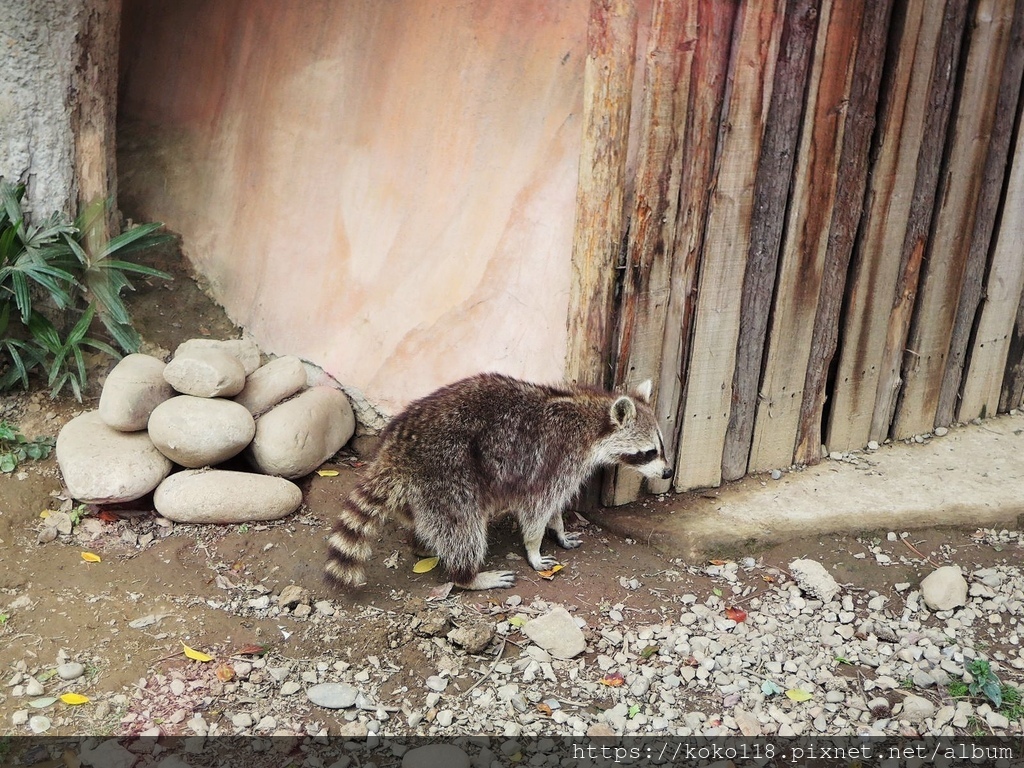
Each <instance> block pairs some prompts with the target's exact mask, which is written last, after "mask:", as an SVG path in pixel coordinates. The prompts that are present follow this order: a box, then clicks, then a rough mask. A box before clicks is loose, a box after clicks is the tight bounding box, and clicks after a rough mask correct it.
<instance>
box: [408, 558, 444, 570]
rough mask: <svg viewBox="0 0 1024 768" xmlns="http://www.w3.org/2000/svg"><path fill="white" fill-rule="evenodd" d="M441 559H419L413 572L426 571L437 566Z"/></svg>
mask: <svg viewBox="0 0 1024 768" xmlns="http://www.w3.org/2000/svg"><path fill="white" fill-rule="evenodd" d="M440 561H441V558H439V557H425V558H423V559H422V560H418V561H417V562H416V565H414V566H413V567H412V572H413V573H426V572H427V571H432V570H434V569H435V568H437V564H438V563H439V562H440Z"/></svg>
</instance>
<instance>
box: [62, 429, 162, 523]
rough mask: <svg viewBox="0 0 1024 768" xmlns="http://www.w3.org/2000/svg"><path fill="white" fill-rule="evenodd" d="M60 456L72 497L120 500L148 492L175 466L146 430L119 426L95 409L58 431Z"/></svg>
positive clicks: (107, 501) (89, 500)
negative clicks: (134, 430)
mask: <svg viewBox="0 0 1024 768" xmlns="http://www.w3.org/2000/svg"><path fill="white" fill-rule="evenodd" d="M56 456H57V464H58V465H59V466H60V471H61V473H62V474H63V475H64V484H65V485H66V486H67V487H68V492H69V493H70V494H71V497H72V498H74V499H77V500H78V501H81V502H84V503H86V504H116V503H118V502H122V501H132V500H134V499H137V498H139V497H141V496H145V495H146V494H147V493H149V492H150V491H152V490H153V489H154V488H156V487H157V486H158V485H159V484H160V481H161V480H163V479H164V478H165V477H167V475H168V473H169V472H170V471H171V467H172V464H171V461H170V459H168V458H167V457H166V456H164V455H163V454H162V453H160V451H158V450H157V448H156V446H155V445H153V441H152V440H150V439H149V435H148V434H147V433H145V432H119V431H118V430H116V429H113V428H111V427H109V426H107V424H106V422H104V421H103V419H102V418H100V415H99V413H98V412H97V411H90V412H88V413H83V414H82V415H81V416H76V417H75V418H73V419H72V420H71V421H69V422H68V423H67V424H65V425H64V428H63V429H62V430H61V431H60V434H58V435H57V448H56Z"/></svg>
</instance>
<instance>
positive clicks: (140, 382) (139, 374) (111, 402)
mask: <svg viewBox="0 0 1024 768" xmlns="http://www.w3.org/2000/svg"><path fill="white" fill-rule="evenodd" d="M166 365H167V364H166V363H164V361H163V360H161V359H159V358H156V357H153V356H151V355H140V354H135V355H128V356H127V357H125V358H124V359H122V360H121V362H119V363H118V364H117V365H115V366H114V368H113V370H111V371H110V373H109V374H107V380H106V381H105V382H104V383H103V392H102V393H100V404H99V409H98V410H99V414H100V417H101V418H102V419H103V421H104V422H105V423H106V424H107V425H108V426H110V427H113V428H114V429H116V430H119V431H121V432H137V431H139V430H140V429H145V428H146V424H147V423H148V422H149V414H151V413H152V412H153V409H154V408H156V407H157V406H158V405H160V403H162V402H163V401H164V400H167V399H168V398H171V397H173V396H174V389H173V388H172V387H171V385H170V384H168V383H167V381H166V380H165V379H164V368H165V367H166Z"/></svg>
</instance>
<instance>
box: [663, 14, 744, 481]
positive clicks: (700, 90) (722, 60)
mask: <svg viewBox="0 0 1024 768" xmlns="http://www.w3.org/2000/svg"><path fill="white" fill-rule="evenodd" d="M689 4H690V5H692V4H693V3H689ZM736 5H737V4H736V3H731V2H730V3H723V2H721V1H720V0H699V2H697V3H696V10H697V25H696V28H695V29H694V30H693V33H694V37H693V38H688V39H693V40H695V43H694V45H695V48H694V56H693V60H692V64H691V67H690V79H689V84H688V91H687V106H686V112H685V115H686V124H685V131H684V137H685V138H684V144H683V158H684V159H683V175H682V181H681V184H680V190H679V208H678V210H677V212H676V219H677V221H676V231H675V240H674V242H673V243H672V249H673V251H674V253H675V256H674V260H673V263H672V275H671V291H670V294H669V304H668V312H667V318H666V323H665V335H664V338H663V341H662V352H661V375H660V382H659V383H658V402H657V403H656V405H655V412H656V413H657V415H658V418H659V421H660V423H661V424H662V425H663V427H664V428H665V438H666V442H667V443H668V445H667V446H666V447H667V449H668V450H669V451H670V452H671V453H672V454H673V455H675V452H676V449H677V447H678V444H679V424H678V413H679V404H680V402H681V399H682V393H683V389H682V388H683V376H684V372H685V370H686V366H687V360H688V357H689V345H690V336H691V329H692V323H693V307H694V299H693V287H694V281H695V276H696V271H697V264H698V259H699V256H700V253H701V246H702V242H703V233H704V220H705V217H706V213H707V206H708V197H709V195H710V188H711V179H712V168H713V163H714V157H715V147H716V144H717V138H718V125H719V116H720V114H721V110H722V103H723V99H724V92H725V81H726V75H727V73H728V67H729V48H730V44H727V43H726V42H725V41H730V40H731V34H732V27H733V19H734V17H735V12H736ZM678 466H679V465H678V462H676V467H677V469H678ZM648 487H649V488H650V489H651V490H652V491H655V492H662V491H665V490H667V489H668V483H657V482H648Z"/></svg>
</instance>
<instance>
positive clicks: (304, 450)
mask: <svg viewBox="0 0 1024 768" xmlns="http://www.w3.org/2000/svg"><path fill="white" fill-rule="evenodd" d="M355 426H356V421H355V415H354V414H353V413H352V406H351V405H350V404H349V401H348V398H347V397H346V396H345V393H344V392H342V391H340V390H337V389H334V388H333V387H313V388H312V389H307V390H306V391H305V392H303V393H302V394H301V395H299V396H298V397H295V398H293V399H291V400H289V401H287V402H284V403H281V404H280V405H278V406H277V407H275V408H272V409H271V410H269V411H267V412H266V413H265V414H263V415H262V416H260V418H259V419H257V421H256V436H255V437H254V438H253V440H252V443H251V444H250V445H249V449H248V451H247V455H248V457H249V460H250V462H251V463H252V465H253V466H254V467H256V468H257V469H258V470H259V471H260V472H265V473H266V474H268V475H278V476H280V477H287V478H289V479H295V478H299V477H303V476H305V475H308V474H309V473H310V472H312V471H313V470H314V469H316V468H317V467H319V466H320V465H321V464H323V463H324V462H325V461H326V460H327V459H329V458H330V457H331V456H333V455H334V454H335V453H337V452H338V450H339V449H340V448H341V447H342V446H343V445H345V443H347V442H348V440H349V438H350V437H352V433H353V432H354V431H355Z"/></svg>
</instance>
